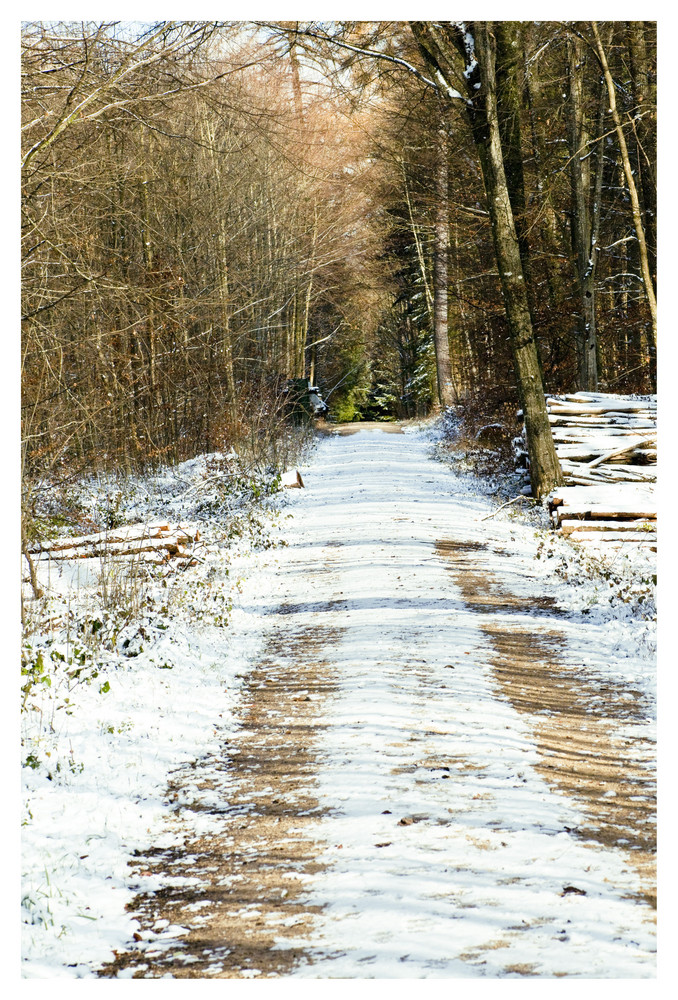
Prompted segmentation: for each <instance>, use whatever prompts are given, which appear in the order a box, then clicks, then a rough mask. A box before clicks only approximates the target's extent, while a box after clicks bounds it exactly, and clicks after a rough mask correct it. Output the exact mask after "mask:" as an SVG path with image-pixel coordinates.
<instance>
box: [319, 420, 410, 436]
mask: <svg viewBox="0 0 678 1000" xmlns="http://www.w3.org/2000/svg"><path fill="white" fill-rule="evenodd" d="M328 426H331V428H332V429H331V433H332V434H338V435H339V436H340V437H345V436H346V435H347V434H357V433H358V431H382V433H384V434H403V433H404V431H403V425H402V424H401V423H400V422H399V421H397V420H364V421H356V423H352V424H333V425H328Z"/></svg>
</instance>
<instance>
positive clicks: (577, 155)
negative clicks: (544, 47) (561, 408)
mask: <svg viewBox="0 0 678 1000" xmlns="http://www.w3.org/2000/svg"><path fill="white" fill-rule="evenodd" d="M567 45H568V81H569V93H568V102H567V139H568V147H569V149H568V152H569V173H570V189H571V192H572V224H571V233H572V250H573V253H574V258H575V268H576V284H577V292H578V298H579V314H578V316H577V317H576V320H575V343H576V348H577V365H578V371H579V388H580V389H588V390H593V391H595V390H596V389H597V388H598V365H597V359H596V356H597V336H596V291H595V276H596V257H597V248H596V246H595V238H593V230H592V219H591V207H590V201H591V199H590V191H591V150H590V148H589V146H588V140H589V134H588V130H587V128H586V121H585V115H584V65H585V58H584V43H583V42H582V40H581V39H580V38H577V37H572V38H570V39H568V43H567ZM594 204H596V203H595V200H594Z"/></svg>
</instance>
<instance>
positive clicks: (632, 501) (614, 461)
mask: <svg viewBox="0 0 678 1000" xmlns="http://www.w3.org/2000/svg"><path fill="white" fill-rule="evenodd" d="M546 405H547V409H548V414H549V423H550V424H551V431H552V434H553V441H554V444H555V447H556V453H557V455H558V458H559V460H560V465H561V468H562V470H563V475H564V478H565V484H564V486H562V487H559V488H558V489H557V490H554V491H553V493H552V494H551V496H550V498H549V512H550V514H551V517H552V520H553V523H554V526H555V527H556V528H559V529H560V530H562V532H563V534H564V535H567V536H568V537H569V538H570V539H571V540H572V541H576V542H583V543H589V544H590V545H599V544H601V543H603V542H604V543H605V547H606V549H607V547H608V545H609V546H610V547H611V548H612V549H615V550H618V549H624V548H626V549H628V548H629V547H630V546H633V545H636V546H641V547H642V548H643V549H646V550H650V551H653V552H656V551H657V530H656V528H657V503H656V500H655V496H654V489H655V487H654V484H655V483H656V480H657V401H656V397H654V396H645V397H638V396H621V395H614V394H612V393H603V392H575V393H571V394H567V395H563V396H549V397H547V400H546ZM520 415H521V416H522V413H521V414H520ZM515 445H516V453H517V455H518V457H519V458H522V460H523V461H524V462H526V461H527V448H526V447H525V444H524V431H523V438H522V439H520V438H518V439H516V441H515ZM529 489H530V488H529V486H526V487H525V488H524V489H523V493H526V492H528V491H529Z"/></svg>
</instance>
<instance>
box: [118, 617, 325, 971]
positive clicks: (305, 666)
mask: <svg viewBox="0 0 678 1000" xmlns="http://www.w3.org/2000/svg"><path fill="white" fill-rule="evenodd" d="M334 609H335V608H334V604H333V602H329V603H328V605H327V607H326V608H324V610H325V611H332V610H334ZM292 610H293V609H290V608H286V607H285V606H283V607H281V608H280V609H279V612H280V614H281V615H282V616H283V617H281V618H280V619H279V622H280V624H279V627H278V628H276V629H275V632H274V635H273V637H272V638H271V639H270V641H269V643H268V646H267V648H266V651H265V655H264V656H263V658H262V659H261V660H260V662H259V664H258V665H257V667H256V669H255V670H253V671H252V672H251V673H250V674H249V675H248V677H247V679H246V683H245V686H244V689H243V695H242V705H243V707H242V710H241V712H240V713H239V725H238V729H237V731H236V733H235V734H234V735H233V736H232V737H231V739H230V740H229V741H228V742H227V743H226V742H225V743H224V744H223V745H222V747H221V751H220V753H218V754H213V755H210V756H208V757H206V758H205V759H204V760H199V761H196V762H195V763H194V764H193V765H191V767H190V768H188V769H186V770H185V771H184V772H182V773H180V774H178V775H177V776H176V777H175V779H174V781H173V782H172V785H171V786H170V788H169V796H168V797H169V800H170V801H172V800H175V801H177V806H176V807H175V808H176V823H177V827H178V829H179V831H181V829H182V827H183V829H186V828H188V829H191V827H192V823H191V821H190V819H189V821H188V822H187V823H186V822H185V821H184V823H183V824H182V815H185V813H186V811H189V812H190V811H193V812H197V813H201V814H203V817H205V818H207V819H208V820H209V826H210V833H208V834H206V835H204V836H198V837H193V838H191V837H188V838H187V839H186V840H185V842H184V843H183V844H182V845H181V846H180V847H176V848H173V849H172V850H159V851H157V852H153V851H151V852H149V853H148V854H146V855H144V856H143V857H140V858H139V859H138V861H137V863H136V864H135V873H136V875H137V877H138V881H139V883H140V884H143V880H144V877H145V876H146V877H147V876H153V875H160V876H165V878H164V881H166V882H167V883H168V884H167V885H166V887H164V888H162V889H160V890H159V891H158V892H155V893H140V894H139V895H138V896H137V898H136V899H135V900H134V903H133V905H132V906H131V907H130V909H131V912H132V914H133V916H134V917H136V919H137V920H138V921H139V923H140V931H139V933H138V935H137V937H138V939H139V940H138V941H136V945H135V947H134V949H132V950H130V951H127V952H125V953H121V954H119V955H118V956H117V958H116V961H115V962H113V963H111V964H110V965H108V966H106V967H105V968H104V969H103V970H102V971H101V972H100V975H102V976H104V977H112V976H116V975H117V974H118V972H119V971H121V970H127V971H126V972H125V974H126V975H128V976H129V975H130V974H132V975H133V977H134V978H158V977H162V976H167V975H168V974H169V975H170V976H172V977H174V978H177V979H185V978H191V979H193V978H267V977H275V978H277V977H280V976H287V975H289V974H290V973H291V970H292V969H293V968H294V967H295V966H296V965H297V964H298V963H299V962H302V961H304V954H303V950H301V949H300V948H299V947H298V946H296V945H295V944H294V943H293V939H296V940H297V941H298V939H299V937H300V936H302V937H304V938H307V937H308V936H309V933H310V929H311V926H312V924H313V921H314V917H315V915H316V912H317V908H314V907H311V906H309V905H308V904H307V903H306V902H305V897H304V888H305V880H306V879H307V878H308V877H309V876H313V875H316V874H318V872H320V871H321V870H322V864H321V862H320V861H319V860H318V859H319V855H320V853H321V851H322V849H323V845H322V844H319V843H318V842H317V840H316V834H317V829H318V825H319V823H320V820H321V818H322V816H323V810H322V809H321V807H320V806H319V803H318V800H317V798H316V794H315V780H316V779H315V775H316V774H317V771H318V758H317V746H318V742H319V737H320V735H321V732H322V729H323V717H324V714H325V708H326V702H327V699H328V698H331V697H332V694H333V691H334V679H333V676H332V672H331V669H330V667H329V666H328V662H327V654H328V651H329V650H330V649H332V647H333V646H334V645H336V642H337V639H338V637H339V633H340V630H339V629H337V628H332V627H331V626H328V625H318V626H314V625H313V624H311V623H307V624H306V626H305V627H300V626H297V625H296V623H294V620H293V619H292V622H293V624H294V627H291V626H290V624H289V623H290V618H287V619H286V618H285V617H284V616H285V614H286V612H290V613H291V612H292ZM323 617H324V616H323ZM168 874H169V876H170V877H169V878H166V876H167V875H168ZM171 936H173V940H172V941H169V940H168V938H169V937H171ZM286 940H289V941H290V944H289V945H286Z"/></svg>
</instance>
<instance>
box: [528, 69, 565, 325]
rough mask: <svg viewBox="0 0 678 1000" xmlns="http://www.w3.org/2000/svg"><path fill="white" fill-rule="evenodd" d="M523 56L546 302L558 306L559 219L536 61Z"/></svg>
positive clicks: (560, 293) (560, 298)
mask: <svg viewBox="0 0 678 1000" xmlns="http://www.w3.org/2000/svg"><path fill="white" fill-rule="evenodd" d="M523 59H524V63H525V69H524V73H525V90H526V93H527V103H528V110H529V119H530V132H531V135H532V151H533V158H534V169H535V175H536V184H537V200H538V205H539V235H540V237H541V243H542V245H543V247H544V250H545V256H546V283H547V287H548V293H549V305H550V306H551V308H552V309H558V308H559V307H560V306H561V305H562V303H563V283H562V280H561V276H560V267H559V265H558V259H559V257H560V256H561V250H560V240H559V233H558V221H557V219H556V213H555V209H554V207H553V200H552V198H551V194H550V191H549V190H548V187H547V184H546V178H545V171H546V135H545V133H544V125H543V119H542V117H541V115H540V111H539V80H538V76H537V69H536V65H535V66H529V65H528V53H527V50H524V52H523Z"/></svg>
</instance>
